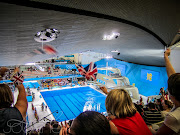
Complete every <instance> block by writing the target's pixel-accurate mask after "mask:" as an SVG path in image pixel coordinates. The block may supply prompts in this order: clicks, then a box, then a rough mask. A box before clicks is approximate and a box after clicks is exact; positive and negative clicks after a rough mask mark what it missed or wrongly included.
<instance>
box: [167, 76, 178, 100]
mask: <svg viewBox="0 0 180 135" xmlns="http://www.w3.org/2000/svg"><path fill="white" fill-rule="evenodd" d="M168 92H169V93H170V97H171V96H174V97H175V99H176V100H177V101H179V102H180V73H175V74H173V75H171V76H170V77H169V79H168Z"/></svg>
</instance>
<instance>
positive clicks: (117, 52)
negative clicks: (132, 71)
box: [111, 50, 119, 53]
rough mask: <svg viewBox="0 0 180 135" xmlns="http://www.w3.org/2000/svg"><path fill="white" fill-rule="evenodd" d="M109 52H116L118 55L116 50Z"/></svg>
mask: <svg viewBox="0 0 180 135" xmlns="http://www.w3.org/2000/svg"><path fill="white" fill-rule="evenodd" d="M111 52H117V53H118V52H119V51H118V50H113V51H111Z"/></svg>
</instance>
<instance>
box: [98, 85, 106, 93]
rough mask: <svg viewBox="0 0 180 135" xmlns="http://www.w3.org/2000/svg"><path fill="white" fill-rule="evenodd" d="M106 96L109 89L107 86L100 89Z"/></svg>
mask: <svg viewBox="0 0 180 135" xmlns="http://www.w3.org/2000/svg"><path fill="white" fill-rule="evenodd" d="M99 88H100V89H101V90H102V91H103V92H104V93H105V94H108V91H107V88H106V87H105V86H102V87H99Z"/></svg>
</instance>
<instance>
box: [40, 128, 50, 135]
mask: <svg viewBox="0 0 180 135" xmlns="http://www.w3.org/2000/svg"><path fill="white" fill-rule="evenodd" d="M50 133H51V130H50V127H42V128H41V130H40V135H50Z"/></svg>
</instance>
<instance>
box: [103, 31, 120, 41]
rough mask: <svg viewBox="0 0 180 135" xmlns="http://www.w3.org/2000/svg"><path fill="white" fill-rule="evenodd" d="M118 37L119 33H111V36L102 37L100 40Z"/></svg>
mask: <svg viewBox="0 0 180 135" xmlns="http://www.w3.org/2000/svg"><path fill="white" fill-rule="evenodd" d="M119 36H120V33H112V34H111V35H104V37H103V39H102V40H113V39H116V38H118V37H119Z"/></svg>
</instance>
